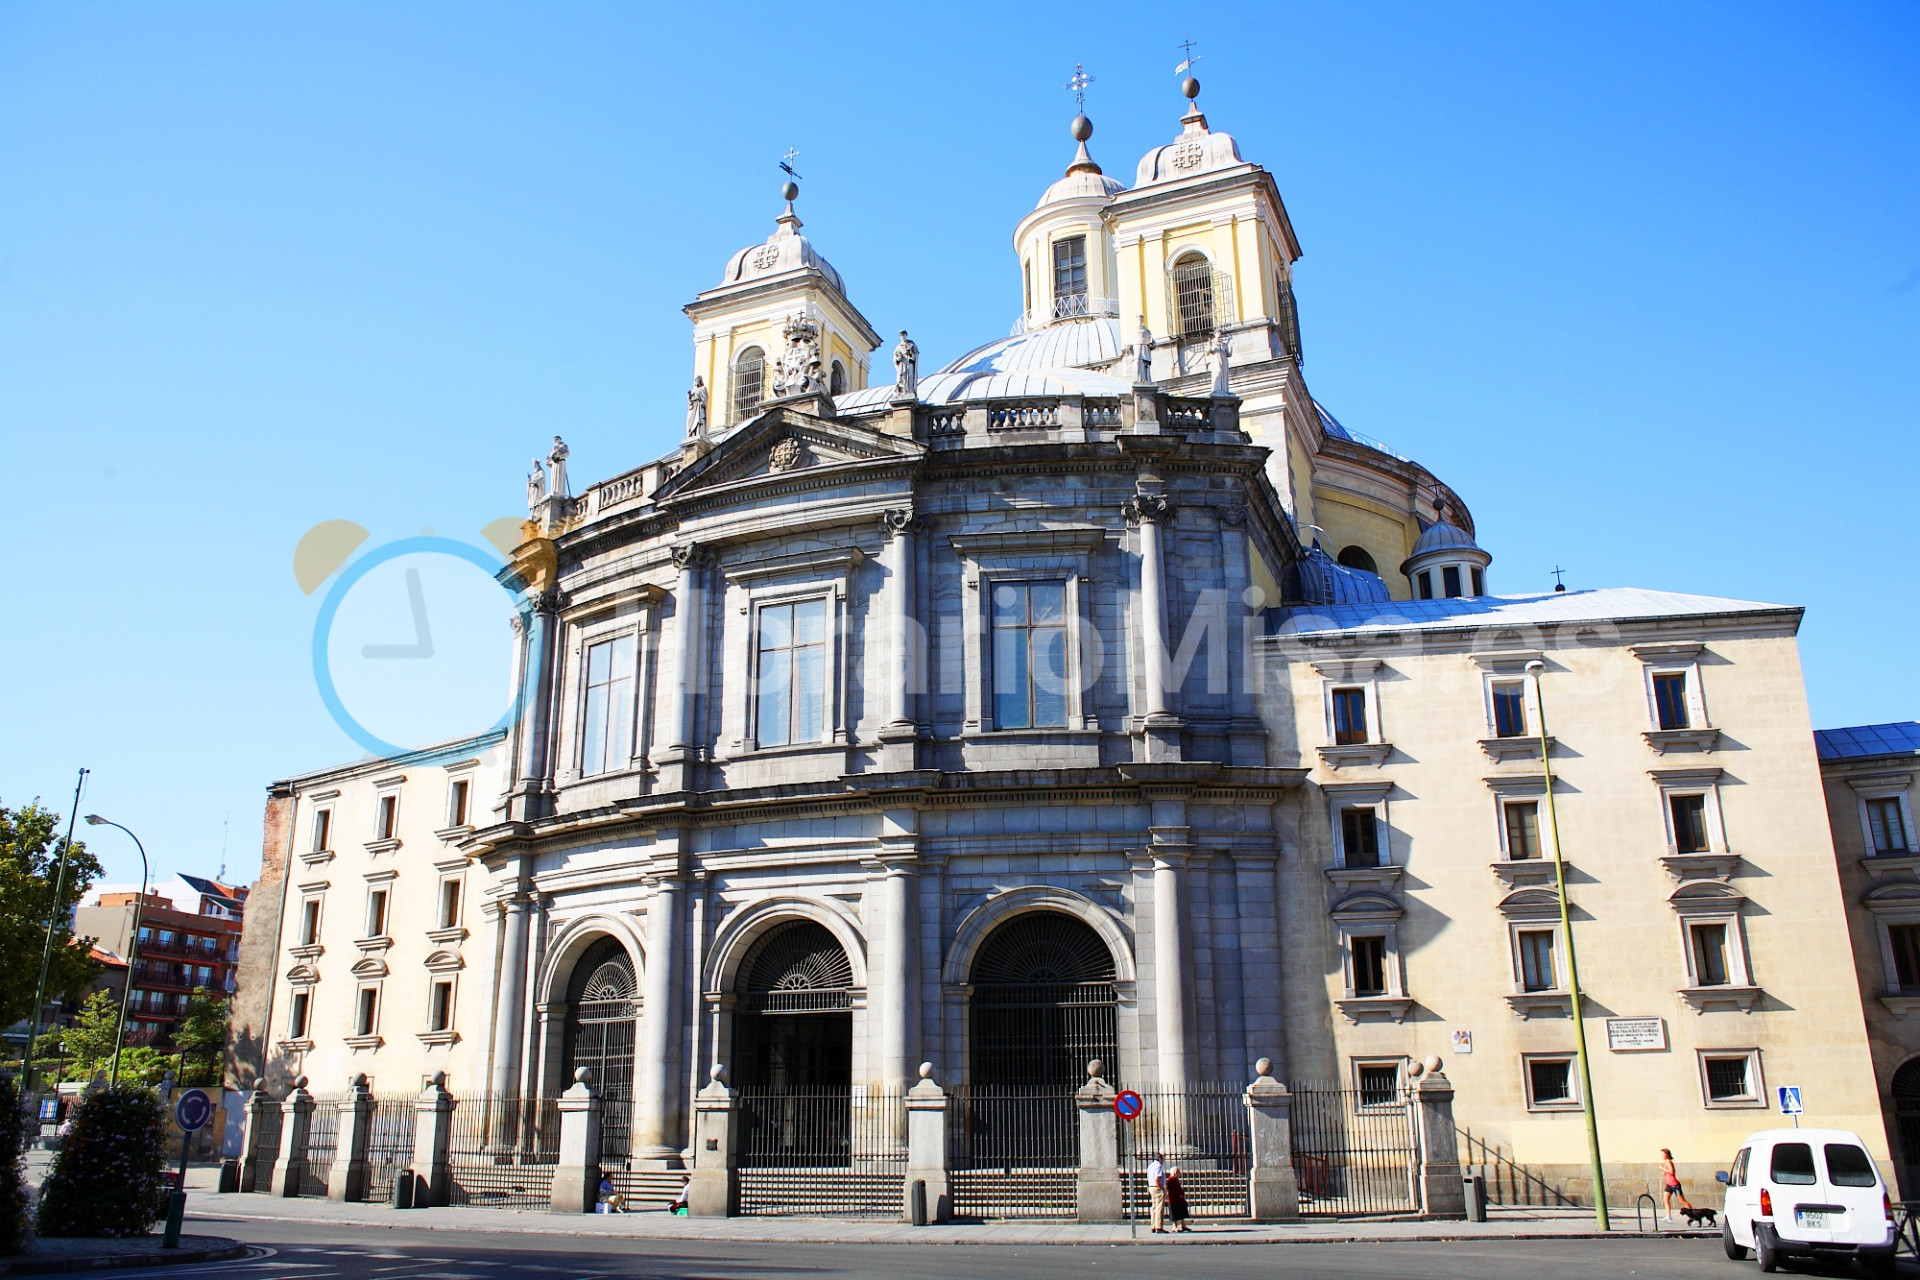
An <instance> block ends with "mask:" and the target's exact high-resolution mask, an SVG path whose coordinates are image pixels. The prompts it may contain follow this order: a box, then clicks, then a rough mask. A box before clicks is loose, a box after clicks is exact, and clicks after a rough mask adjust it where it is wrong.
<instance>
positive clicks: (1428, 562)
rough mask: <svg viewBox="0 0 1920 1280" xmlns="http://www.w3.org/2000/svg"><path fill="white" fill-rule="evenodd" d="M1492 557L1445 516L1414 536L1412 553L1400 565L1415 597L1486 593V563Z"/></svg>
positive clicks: (1441, 597)
mask: <svg viewBox="0 0 1920 1280" xmlns="http://www.w3.org/2000/svg"><path fill="white" fill-rule="evenodd" d="M1492 563H1493V557H1492V556H1490V555H1488V554H1487V553H1486V552H1485V551H1482V550H1481V549H1480V545H1479V544H1478V543H1476V542H1475V541H1474V540H1473V535H1472V534H1470V533H1468V532H1467V531H1466V530H1465V529H1462V528H1461V527H1460V526H1459V525H1456V524H1453V523H1451V522H1450V521H1447V520H1440V521H1436V522H1435V523H1433V524H1430V525H1428V526H1427V527H1426V528H1425V529H1423V530H1422V531H1421V533H1420V536H1419V537H1418V538H1416V539H1415V540H1414V543H1413V553H1412V554H1411V555H1409V556H1408V557H1407V559H1406V562H1405V563H1403V564H1402V565H1401V566H1400V572H1401V573H1404V574H1406V575H1407V581H1408V582H1410V583H1411V584H1413V594H1414V598H1415V599H1418V600H1434V599H1453V598H1455V597H1458V596H1483V595H1486V594H1487V566H1488V565H1490V564H1492Z"/></svg>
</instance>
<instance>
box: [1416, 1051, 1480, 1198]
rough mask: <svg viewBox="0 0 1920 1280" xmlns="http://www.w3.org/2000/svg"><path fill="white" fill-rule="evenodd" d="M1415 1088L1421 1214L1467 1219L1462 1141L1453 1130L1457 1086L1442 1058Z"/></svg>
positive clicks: (1427, 1066) (1428, 1066) (1429, 1063)
mask: <svg viewBox="0 0 1920 1280" xmlns="http://www.w3.org/2000/svg"><path fill="white" fill-rule="evenodd" d="M1421 1067H1422V1069H1421V1074H1420V1077H1419V1080H1418V1083H1416V1084H1415V1085H1414V1087H1413V1101H1414V1106H1415V1108H1416V1109H1417V1111H1418V1113H1419V1117H1420V1173H1421V1178H1420V1198H1421V1211H1422V1212H1423V1213H1424V1214H1425V1215H1426V1216H1427V1217H1429V1218H1464V1217H1466V1216H1467V1189H1466V1184H1465V1183H1464V1182H1462V1181H1461V1178H1460V1140H1459V1135H1458V1133H1457V1131H1456V1130H1455V1129H1454V1127H1453V1082H1452V1081H1451V1080H1449V1079H1447V1076H1446V1073H1445V1072H1444V1071H1442V1070H1441V1069H1440V1059H1439V1058H1438V1057H1433V1058H1428V1059H1427V1060H1426V1062H1424V1063H1423V1064H1421Z"/></svg>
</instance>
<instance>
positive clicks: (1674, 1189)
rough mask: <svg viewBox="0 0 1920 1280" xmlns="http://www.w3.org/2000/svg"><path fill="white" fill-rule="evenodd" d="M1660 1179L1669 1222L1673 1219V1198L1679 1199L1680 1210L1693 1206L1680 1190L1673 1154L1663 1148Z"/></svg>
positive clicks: (1661, 1149)
mask: <svg viewBox="0 0 1920 1280" xmlns="http://www.w3.org/2000/svg"><path fill="white" fill-rule="evenodd" d="M1660 1179H1661V1181H1662V1183H1663V1184H1664V1185H1663V1186H1662V1187H1661V1190H1662V1191H1664V1192H1665V1193H1666V1197H1665V1198H1666V1202H1667V1217H1668V1219H1669V1220H1671V1219H1672V1217H1673V1198H1674V1197H1675V1196H1679V1197H1680V1207H1681V1208H1683V1209H1691V1208H1693V1205H1692V1204H1691V1203H1690V1202H1689V1201H1688V1200H1687V1193H1686V1192H1684V1191H1682V1190H1681V1189H1680V1171H1679V1170H1678V1169H1676V1168H1674V1167H1673V1152H1671V1151H1669V1150H1668V1149H1667V1148H1665V1147H1662V1148H1660Z"/></svg>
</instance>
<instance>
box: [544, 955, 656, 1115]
mask: <svg viewBox="0 0 1920 1280" xmlns="http://www.w3.org/2000/svg"><path fill="white" fill-rule="evenodd" d="M639 1013H640V988H639V984H638V983H637V982H636V981H635V979H634V972H633V961H632V960H631V959H629V958H628V956H627V952H626V949H625V948H624V947H622V946H621V945H620V943H619V942H618V941H617V940H615V939H613V938H602V939H600V940H599V941H598V942H596V943H594V944H593V945H592V946H591V947H589V948H588V949H587V952H586V954H585V955H583V956H581V957H580V959H579V960H578V961H577V962H576V963H575V964H574V967H573V977H572V979H571V980H570V981H569V982H568V984H567V1038H566V1043H565V1053H564V1058H563V1078H564V1079H566V1080H567V1081H568V1082H569V1083H571V1082H572V1080H573V1070H574V1068H575V1067H591V1068H593V1087H594V1088H596V1089H598V1090H600V1091H601V1092H602V1093H603V1094H604V1095H605V1096H607V1097H610V1098H618V1099H626V1098H630V1097H632V1096H633V1049H634V1038H633V1037H634V1025H635V1019H636V1018H637V1017H638V1016H639ZM601 1123H602V1125H603V1126H604V1125H605V1124H606V1123H607V1121H606V1120H605V1119H603V1120H602V1122H601ZM622 1150H624V1148H622Z"/></svg>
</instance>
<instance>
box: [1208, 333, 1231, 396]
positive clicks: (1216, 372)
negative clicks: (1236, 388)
mask: <svg viewBox="0 0 1920 1280" xmlns="http://www.w3.org/2000/svg"><path fill="white" fill-rule="evenodd" d="M1232 354H1233V339H1232V338H1229V337H1228V336H1227V331H1226V330H1225V329H1215V330H1214V332H1213V394H1215V395H1216V396H1230V395H1232V394H1233V388H1231V387H1229V386H1228V385H1227V357H1228V356H1231V355H1232Z"/></svg>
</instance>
